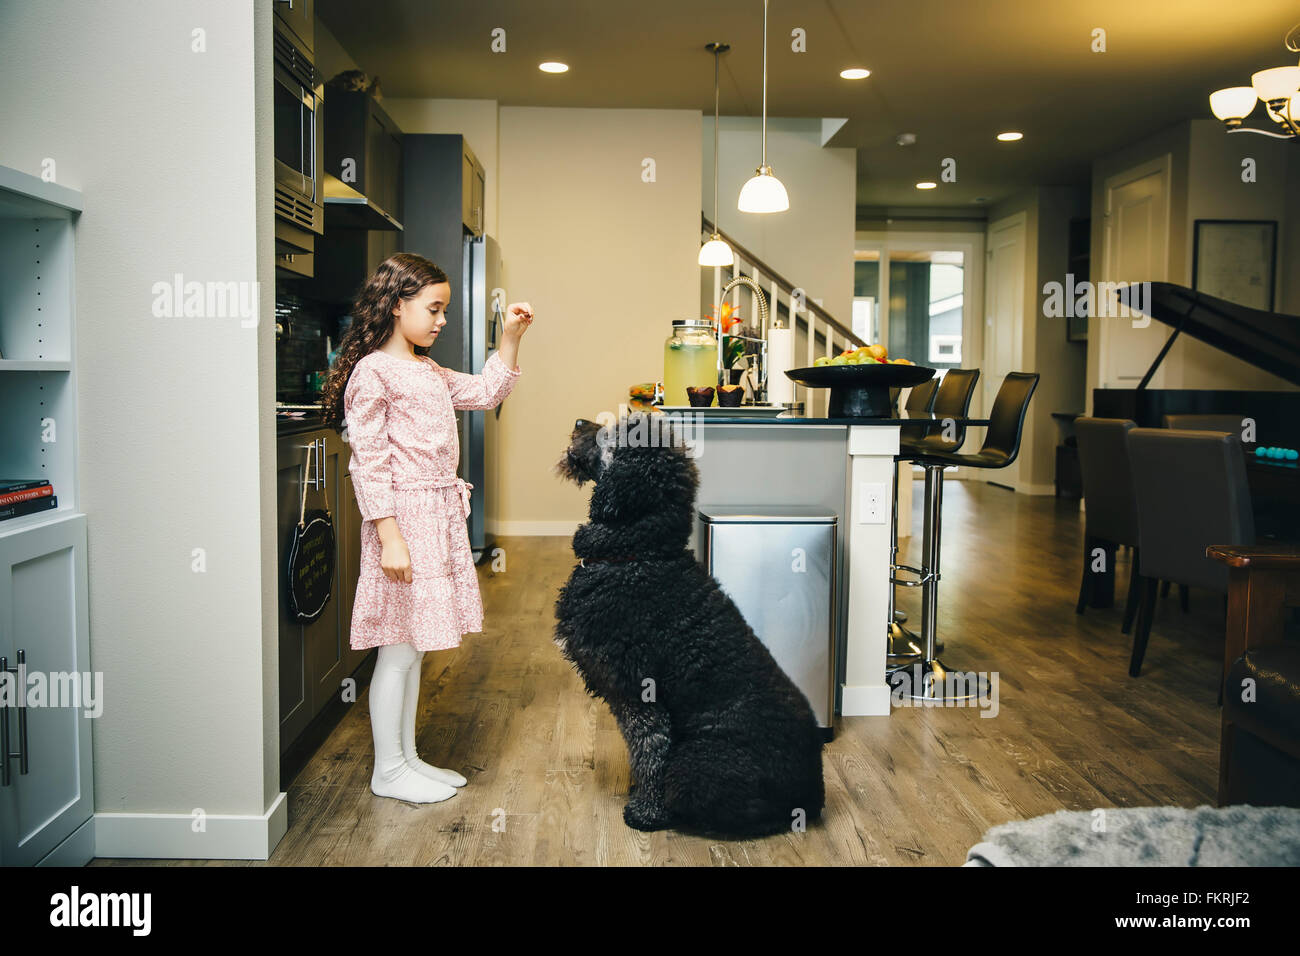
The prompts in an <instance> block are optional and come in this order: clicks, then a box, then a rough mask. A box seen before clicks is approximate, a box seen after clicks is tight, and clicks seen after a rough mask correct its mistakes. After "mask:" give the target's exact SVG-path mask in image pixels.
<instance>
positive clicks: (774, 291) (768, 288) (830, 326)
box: [700, 214, 868, 415]
mask: <svg viewBox="0 0 1300 956" xmlns="http://www.w3.org/2000/svg"><path fill="white" fill-rule="evenodd" d="M714 231H715V230H714V225H713V223H712V222H710V221H709V217H708V216H705V215H703V214H701V216H700V235H701V239H700V241H701V243H703V242H704V241H706V240H707V239H708V238H709V237H710V236H712V235H713V233H714ZM717 233H718V235H720V236H721V237H722V238H723V239H725V240H726V242H727V245H729V246H731V249H732V252H733V253H735V260H736V261H735V263H734V264H733V265H732V266H731V267H730V274H729V275H727V276H725V277H724V276H723V273H724V272H727V271H728V269H727V267H725V266H717V267H714V269H713V270H712V272H713V275H712V276H711V277H710V276H709V274H708V271H704V277H703V279H702V283H703V284H702V285H701V289H700V301H701V302H712V303H713V304H714V306H715V307H716V306H717V305H719V304H720V303H719V299H721V297H722V287H723V285H725V284H726V283H727V282H728V281H729V280H731V279H733V278H735V277H736V276H738V275H746V276H749V277H750V278H751V279H753V280H754V282H755V283H757V284H758V285H759V286H760V287H761V288H763V289H764V290H765V294H766V295H767V307H768V310H769V312H770V319H776V318H777V317H778V316H780V317H781V318H782V319H783V320H784V322H785V324H786V327H787V328H793V329H794V330H795V343H796V345H795V350H796V355H795V363H796V364H803V365H812V364H813V360H814V359H815V358H816V357H817V356H818V355H831V356H833V355H836V354H838V353H839V352H842V351H844V350H845V349H847V348H856V347H857V346H859V345H866V344H868V343H866V342H864V341H862V339H860V338H859V337H858V336H856V335H855V334H854V333H853V330H852V329H851V328H849V327H848V326H846V325H844V323H842V322H840V321H839V320H838V319H836V318H835V317H834V316H832V315H831V314H830V313H829V312H827V311H826V310H825V309H823V308H822V307H821V306H819V305H818V304H817V303H816V302H813V301H812V300H811V299H807V298H806V297H804V296H803V295H802V290H800V292H801V294H800V296H799V297H798V298H799V299H800V300H801V301H798V302H795V299H796V297H795V290H796V289H798V288H799V287H798V286H796V285H794V283H792V282H791V281H790V280H789V279H787V278H785V277H784V276H783V275H781V274H780V273H779V272H777V271H776V270H774V269H772V268H771V267H769V266H768V265H767V264H766V263H764V262H762V261H761V260H760V259H759V258H758V257H757V256H755V255H754V254H753V253H751V252H750V251H749V250H748V249H746V248H745V247H744V246H742V245H741V244H740V243H739V242H737V241H736V240H735V239H733V238H732V237H731V236H729V235H727V234H726V233H725V232H723V231H722V230H720V229H719V230H717ZM851 254H852V250H846V251H845V255H851ZM710 284H711V285H712V291H710V290H709V289H708V286H709V285H710ZM731 295H732V306H733V307H735V308H740V307H741V305H742V303H743V304H744V305H745V306H746V307H747V309H748V310H747V311H742V313H741V314H742V315H743V316H745V317H746V320H747V321H748V320H749V319H750V318H751V317H752V318H754V319H755V320H756V319H757V316H758V307H757V303H756V302H755V301H754V299H755V296H754V293H753V291H751V290H750V289H747V288H745V287H744V286H738V287H737V288H735V289H733V290H732V292H731ZM745 300H748V301H745ZM792 303H794V306H793V317H792ZM759 331H760V333H761V334H762V335H764V336H766V334H767V330H766V329H760V330H759ZM801 332H802V337H801V335H800V333H801ZM800 343H802V344H803V345H804V348H805V350H806V355H805V357H806V361H804V362H802V363H800V356H799V354H798V349H799V344H800ZM797 388H802V386H797ZM805 391H806V390H805ZM804 404H805V414H809V415H811V414H812V408H811V404H810V402H809V400H808V398H807V397H806V398H805V399H804Z"/></svg>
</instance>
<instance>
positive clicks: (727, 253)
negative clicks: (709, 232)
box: [700, 232, 736, 266]
mask: <svg viewBox="0 0 1300 956" xmlns="http://www.w3.org/2000/svg"><path fill="white" fill-rule="evenodd" d="M735 261H736V257H735V255H734V254H733V253H732V251H731V246H729V245H727V244H726V242H724V241H723V240H722V237H721V236H719V235H718V234H717V233H716V232H715V233H714V234H713V237H712V238H711V239H710V240H709V241H708V242H706V243H705V244H704V245H702V246H700V265H702V266H729V265H732V264H734V263H735Z"/></svg>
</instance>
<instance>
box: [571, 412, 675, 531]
mask: <svg viewBox="0 0 1300 956" xmlns="http://www.w3.org/2000/svg"><path fill="white" fill-rule="evenodd" d="M555 471H556V473H557V474H558V475H560V476H561V477H562V478H567V479H569V480H570V481H573V482H575V483H577V484H578V485H579V486H581V485H582V484H584V483H585V482H587V481H593V482H595V484H596V487H595V490H594V491H593V492H592V495H591V518H592V520H593V521H599V522H603V523H620V522H628V521H635V520H637V519H638V518H640V517H642V516H643V515H646V514H648V513H650V512H660V513H665V514H667V513H671V512H673V511H676V510H683V511H684V512H685V513H687V514H689V511H690V507H691V505H692V504H693V502H694V500H695V491H696V488H697V487H698V484H699V474H698V472H697V471H696V469H695V463H694V462H693V461H692V460H691V458H690V457H689V456H688V455H687V449H686V446H685V445H684V443H683V441H682V438H681V436H680V434H679V433H678V432H677V431H676V430H675V429H673V428H671V427H670V426H668V425H667V424H666V420H665V419H664V418H663V416H662V415H658V414H650V413H645V412H631V413H629V414H627V415H625V416H623V417H622V418H620V419H619V420H618V423H617V424H615V425H598V424H596V423H595V422H590V421H587V420H586V419H583V418H580V419H578V420H577V422H575V423H574V426H573V432H572V433H571V434H570V436H569V446H568V447H567V448H566V449H565V450H564V455H563V457H561V458H560V460H559V461H558V462H556V465H555Z"/></svg>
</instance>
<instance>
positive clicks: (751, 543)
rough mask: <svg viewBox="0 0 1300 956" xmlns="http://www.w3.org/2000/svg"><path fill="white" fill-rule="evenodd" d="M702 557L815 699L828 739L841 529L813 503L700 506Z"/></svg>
mask: <svg viewBox="0 0 1300 956" xmlns="http://www.w3.org/2000/svg"><path fill="white" fill-rule="evenodd" d="M698 521H699V523H700V532H701V533H700V539H701V543H702V548H701V553H700V554H699V560H700V563H701V564H702V565H703V566H704V568H705V570H706V571H708V572H709V573H710V574H711V575H713V577H714V578H715V579H716V580H717V582H718V584H720V585H721V586H722V589H723V590H724V591H725V592H726V593H727V596H728V597H730V598H731V600H732V601H734V602H735V604H736V607H737V608H739V610H740V613H741V615H743V616H744V618H745V620H746V621H747V622H748V623H749V626H750V627H752V628H753V629H754V633H755V634H756V635H757V636H758V639H759V640H760V641H762V642H763V644H764V645H765V646H766V647H767V649H768V650H769V651H770V652H771V654H772V656H773V657H774V658H775V659H776V662H777V663H778V664H779V665H780V666H781V668H782V669H783V670H784V671H785V672H786V674H787V675H788V676H789V677H790V679H791V680H792V681H794V683H795V686H797V687H798V688H799V689H800V690H801V691H803V693H804V695H805V696H806V697H807V698H808V702H809V703H810V704H811V705H812V709H813V713H814V714H816V715H817V723H818V724H819V725H820V726H821V728H822V732H823V734H824V735H825V737H826V739H828V740H829V739H830V738H831V733H832V725H833V722H834V714H835V630H834V626H833V624H834V620H835V598H836V595H835V580H836V574H835V535H836V532H837V530H838V522H839V516H838V515H837V514H836V513H835V512H834V511H830V510H827V509H825V508H821V507H812V506H805V505H789V506H781V507H776V506H771V505H764V506H754V507H744V506H737V505H700V506H699V509H698Z"/></svg>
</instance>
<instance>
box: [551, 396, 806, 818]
mask: <svg viewBox="0 0 1300 956" xmlns="http://www.w3.org/2000/svg"><path fill="white" fill-rule="evenodd" d="M652 417H654V418H659V417H660V416H658V415H654V416H652ZM648 425H649V422H648V420H647V416H646V415H645V414H643V413H639V412H634V413H631V414H630V415H626V416H624V417H623V418H622V419H621V420H620V421H619V424H618V425H617V426H611V427H609V428H602V427H601V426H598V425H596V424H594V423H592V422H588V421H584V420H582V419H579V420H578V422H577V424H576V426H575V428H574V430H573V434H572V436H571V439H570V444H569V447H568V449H567V451H566V452H565V455H564V457H563V458H562V459H561V460H560V461H559V462H558V463H557V464H556V466H555V470H556V472H557V474H559V475H561V476H562V477H564V478H568V479H570V480H572V481H575V482H576V483H577V484H578V485H579V486H581V485H582V484H583V482H585V481H588V480H590V481H594V482H595V488H594V490H593V491H592V495H591V506H590V510H589V515H590V519H591V520H590V521H589V522H588V523H587V524H584V525H581V526H580V527H579V528H578V530H577V532H576V533H575V534H574V536H573V551H574V554H575V555H576V556H577V557H579V558H581V559H583V561H582V564H580V565H579V566H578V567H575V568H574V569H573V574H572V576H571V577H570V578H569V581H568V583H567V584H565V585H564V587H562V588H561V589H560V595H559V599H558V600H557V601H556V603H555V617H556V629H555V631H556V638H555V642H556V644H558V645H559V646H560V647H561V648H562V649H563V651H564V655H565V657H567V658H568V659H569V660H570V661H572V662H573V664H574V666H575V667H576V669H577V670H578V672H579V674H581V676H582V678H583V681H584V682H585V683H586V685H587V691H588V693H589V694H591V695H593V696H596V697H601V698H603V699H604V700H605V701H606V702H607V703H608V704H609V707H610V710H611V711H612V712H613V714H614V718H615V719H616V720H617V721H618V726H619V730H620V731H621V732H622V734H623V739H624V740H625V741H626V742H627V749H628V756H629V760H630V763H631V767H632V774H633V776H634V777H635V780H636V782H635V784H634V785H633V789H632V793H631V796H630V798H629V800H628V803H627V806H626V807H625V808H624V811H623V820H624V821H625V822H626V823H627V825H628V826H630V827H635V828H636V829H638V830H661V829H665V828H669V827H671V828H675V829H680V830H688V831H696V832H699V833H704V834H712V835H720V836H759V835H764V834H770V833H777V832H780V831H782V830H791V829H794V828H795V826H796V824H797V822H798V821H801V820H802V821H807V820H815V819H817V818H819V817H820V816H821V811H822V804H823V802H824V799H825V794H824V790H823V784H822V759H821V751H822V736H821V733H820V731H819V729H818V726H817V720H816V718H815V717H814V716H813V712H812V708H811V706H810V705H809V703H808V699H807V698H806V697H805V696H804V695H803V693H802V692H801V691H800V690H799V688H797V687H796V686H795V685H794V683H793V682H791V680H790V679H789V678H788V677H787V676H786V674H785V672H784V671H782V670H781V668H780V666H779V665H778V664H777V663H776V661H775V660H774V659H773V658H772V655H771V653H770V652H769V651H768V649H767V648H766V647H765V646H764V645H763V643H762V642H761V641H759V639H758V638H757V637H756V636H755V635H754V631H753V629H752V628H750V626H749V625H748V624H747V623H746V621H745V619H744V617H742V616H741V614H740V611H739V610H738V609H737V608H736V605H735V604H734V603H733V602H732V600H731V598H729V597H728V596H727V595H726V593H725V592H724V591H722V589H721V588H719V586H718V583H717V581H715V580H714V578H713V577H712V576H711V575H709V574H708V573H707V572H706V571H705V570H704V569H703V568H702V567H701V566H700V564H699V563H698V562H697V561H696V559H695V557H694V556H693V554H692V552H691V551H690V550H688V548H687V542H688V540H689V536H690V534H691V533H692V528H693V524H694V514H695V493H696V489H697V487H698V484H699V474H698V472H697V471H696V468H695V463H694V461H692V460H691V458H690V457H689V456H688V455H687V454H686V451H685V449H684V448H683V446H682V445H681V444H680V441H679V440H678V438H677V437H675V436H673V435H671V434H669V433H668V432H667V431H666V430H665V431H664V433H663V435H661V436H660V440H659V443H658V444H657V445H651V446H646V445H644V444H643V445H642V446H638V444H637V442H636V439H635V436H636V435H637V433H638V432H637V429H640V433H641V434H642V435H643V436H645V435H649V434H651V433H650V432H649V431H648V427H647V426H648Z"/></svg>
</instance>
